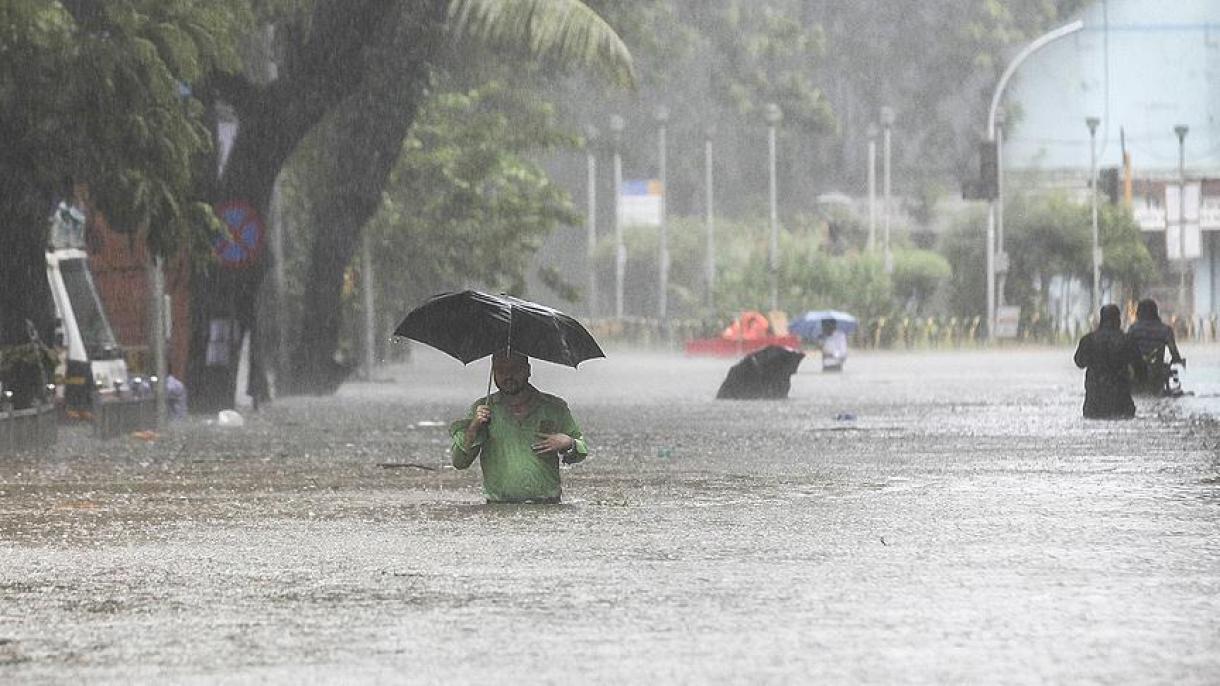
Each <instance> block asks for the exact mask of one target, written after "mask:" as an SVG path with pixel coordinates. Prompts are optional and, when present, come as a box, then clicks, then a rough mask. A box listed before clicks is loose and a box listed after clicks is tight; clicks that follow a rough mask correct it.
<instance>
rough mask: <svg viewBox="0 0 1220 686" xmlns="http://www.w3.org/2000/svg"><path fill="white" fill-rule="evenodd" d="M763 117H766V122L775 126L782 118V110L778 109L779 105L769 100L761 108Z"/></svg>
mask: <svg viewBox="0 0 1220 686" xmlns="http://www.w3.org/2000/svg"><path fill="white" fill-rule="evenodd" d="M763 118H764V119H766V121H767V124H769V125H771V126H775V125H776V124H778V123H779V122H780V120H781V119H783V118H784V113H783V111H782V110H780V108H779V105H777V104H775V103H773V102H769V103H767V106H766V107H764V108H763Z"/></svg>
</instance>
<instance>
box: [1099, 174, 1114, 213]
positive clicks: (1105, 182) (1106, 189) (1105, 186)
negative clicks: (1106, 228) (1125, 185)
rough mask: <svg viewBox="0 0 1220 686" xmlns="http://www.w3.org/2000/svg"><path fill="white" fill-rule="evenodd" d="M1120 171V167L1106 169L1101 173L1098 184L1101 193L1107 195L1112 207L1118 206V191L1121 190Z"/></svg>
mask: <svg viewBox="0 0 1220 686" xmlns="http://www.w3.org/2000/svg"><path fill="white" fill-rule="evenodd" d="M1118 180H1119V170H1118V167H1106V168H1104V169H1102V170H1101V172H1099V175H1098V182H1099V186H1100V188H1101V191H1102V192H1103V193H1105V194H1106V198H1107V199H1109V201H1110V204H1111V205H1117V204H1118V189H1119V183H1118Z"/></svg>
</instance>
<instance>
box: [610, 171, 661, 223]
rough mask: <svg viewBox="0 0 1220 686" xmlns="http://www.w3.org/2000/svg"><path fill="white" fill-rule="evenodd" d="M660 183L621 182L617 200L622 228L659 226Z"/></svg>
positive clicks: (642, 180)
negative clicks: (621, 190) (621, 187)
mask: <svg viewBox="0 0 1220 686" xmlns="http://www.w3.org/2000/svg"><path fill="white" fill-rule="evenodd" d="M661 190H662V189H661V182H660V181H658V180H657V179H632V180H627V181H623V192H622V197H621V198H619V221H621V222H622V224H623V226H660V225H661V212H662V208H663V203H662V195H661Z"/></svg>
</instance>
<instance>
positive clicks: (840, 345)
mask: <svg viewBox="0 0 1220 686" xmlns="http://www.w3.org/2000/svg"><path fill="white" fill-rule="evenodd" d="M845 364H847V334H845V333H843V330H842V329H840V328H839V324H838V322H836V321H835V320H833V319H823V320H822V371H824V372H841V371H843V365H845Z"/></svg>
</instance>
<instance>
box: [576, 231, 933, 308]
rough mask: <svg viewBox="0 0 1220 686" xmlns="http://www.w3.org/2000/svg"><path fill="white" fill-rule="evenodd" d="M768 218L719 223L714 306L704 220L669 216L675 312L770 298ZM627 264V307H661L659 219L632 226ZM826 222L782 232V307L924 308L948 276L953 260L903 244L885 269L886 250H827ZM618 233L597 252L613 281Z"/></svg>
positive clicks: (763, 304)
mask: <svg viewBox="0 0 1220 686" xmlns="http://www.w3.org/2000/svg"><path fill="white" fill-rule="evenodd" d="M769 236H770V230H769V225H768V223H767V222H766V221H753V222H732V221H717V223H716V273H717V277H716V292H715V304H716V308H715V311H713V312H709V311H708V310H707V309H706V306H705V304H704V303H705V300H706V285H705V283H704V266H705V265H706V259H707V257H706V256H707V252H706V227H705V225H704V224H702V223H701V222H698V221H694V220H691V219H685V218H676V219H674V220H672V221H671V222H670V223H669V252H670V256H671V269H670V274H669V289H670V290H669V298H670V311H671V313H672V315H673V316H676V317H679V318H681V317H701V318H712V319H727V318H731V317H733V316H735V315H736V313H738V312H741V311H742V310H765V309H767V307H768V306H769V302H768V298H769V293H770V277H769V274H768V271H767V257H768V252H769V247H768V246H769ZM624 244H625V246H626V248H627V255H628V258H627V270H626V277H625V279H624V309H625V310H626V311H627V313H628V314H636V315H641V314H643V315H651V314H653V313H655V311H656V310H655V299H656V293H655V291H656V283H657V270H658V263H657V254H658V251H659V247H660V241H659V234H658V231H657V229H656V228H655V227H641V226H636V227H626V228H625V230H624ZM826 248H827V246H826V243H825V234H824V229H823V227H822V226H820V225H819V224H817V223H809V224H807V225H803V226H800V227H797V228H795V229H794V230H793V231H781V232H780V235H779V253H778V255H779V264H778V279H777V283H778V295H779V307H780V309H781V310H784V311H786V312H788V313H789V314H790V315H793V316H797V315H799V314H800V313H802V312H804V311H806V310H810V309H825V308H835V309H841V310H846V311H849V312H851V313H852V314H855V315H856V316H859V317H862V318H877V317H881V316H887V315H889V314H891V313H892V312H893V311H894V310H895V307H896V305H897V304H900V303H896V302H895V298H898V299H899V300H900V301H901V302H902V303H909V304H910V306H912V307H914V308H918V307H919V306H921V305H922V304H923V302H924V301H925V300H926V299H927V298H928V297H929V296H930V295H931V293H933V292H934V291H936V290H937V289H938V288H939V287H940V286H941V284H942V283H944V281H945V280H946V279H948V278H949V276H950V272H951V270H950V268H949V264H948V262H947V261H946V260H945V259H944V258H943V257H941V256H939V255H937V254H935V253H932V252H930V251H926V250H914V249H908V250H899V251H897V252H896V253H895V263H894V264H895V269H894V274H893V275H892V276H891V275H889V274H886V273H885V264H884V260H883V259H882V257H881V255H880V254H877V253H862V252H859V251H852V252H848V253H846V254H841V255H834V254H831V253H829V252H828V251H827V249H826ZM614 255H615V245H614V238H613V237H612V236H610V237H604V238H603V239H602V240H601V241H600V242H599V243H598V246H597V252H596V255H595V261H596V268H597V271H598V279H599V281H600V282H601V283H603V284H607V285H609V284H613V283H614Z"/></svg>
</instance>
